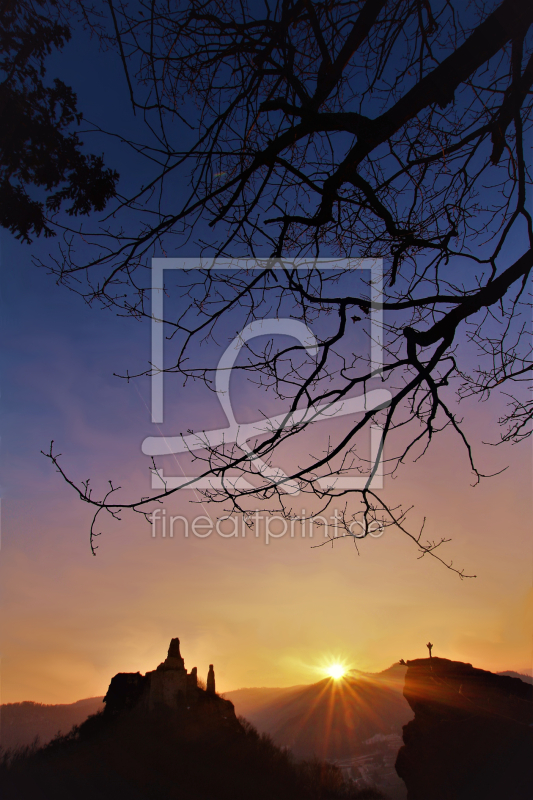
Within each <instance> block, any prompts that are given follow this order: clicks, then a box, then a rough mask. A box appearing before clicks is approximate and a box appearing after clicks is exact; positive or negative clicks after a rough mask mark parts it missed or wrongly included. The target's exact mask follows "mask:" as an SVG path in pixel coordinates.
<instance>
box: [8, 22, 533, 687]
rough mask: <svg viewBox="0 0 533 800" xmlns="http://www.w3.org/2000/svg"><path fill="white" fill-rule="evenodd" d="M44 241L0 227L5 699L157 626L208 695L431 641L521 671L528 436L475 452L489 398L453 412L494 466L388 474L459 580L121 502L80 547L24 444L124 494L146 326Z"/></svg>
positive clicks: (297, 677) (117, 86)
mask: <svg viewBox="0 0 533 800" xmlns="http://www.w3.org/2000/svg"><path fill="white" fill-rule="evenodd" d="M87 65H90V70H88V69H87ZM52 74H54V75H55V74H61V75H63V76H67V75H68V80H69V81H70V82H71V83H72V84H73V85H74V88H75V89H76V91H77V92H78V96H79V101H80V107H81V108H83V109H84V110H85V113H86V116H87V117H89V118H91V119H93V120H95V121H101V120H103V119H105V120H106V122H107V124H108V126H109V127H111V128H115V129H120V128H121V126H123V127H122V130H126V129H128V130H130V129H133V130H135V125H136V124H137V123H136V122H135V121H134V120H133V118H132V115H131V110H130V109H129V108H128V105H127V102H126V94H125V92H124V79H123V75H122V73H121V71H120V68H119V64H118V62H117V61H115V59H114V57H113V56H112V55H111V54H101V53H98V50H97V49H96V47H95V46H94V45H93V44H92V43H91V42H89V41H88V40H87V39H86V38H84V37H82V36H78V37H77V38H76V39H75V41H74V42H73V43H71V44H70V45H69V46H68V47H67V48H66V49H65V53H64V55H63V56H62V57H56V58H55V60H54V63H53V65H51V67H50V75H52ZM86 141H87V142H89V140H88V139H86ZM102 146H103V144H102V140H101V139H99V143H98V144H95V143H94V140H93V142H91V147H92V148H93V149H96V150H99V148H101V147H102ZM106 157H107V160H108V161H109V162H110V163H113V164H118V168H119V171H121V173H122V174H123V175H124V181H125V183H126V184H127V183H128V181H129V180H130V179H132V174H133V173H135V177H136V178H137V177H138V175H137V172H135V171H136V170H137V165H136V163H134V162H131V161H129V160H128V158H129V157H128V156H125V155H124V154H123V153H122V152H121V151H120V149H119V148H118V146H117V145H116V144H113V145H110V146H109V147H108V146H107V145H106ZM53 246H54V245H53V244H52V245H50V243H49V242H41V241H38V242H36V243H34V244H33V245H31V246H27V245H22V244H20V243H18V242H16V241H15V240H14V239H13V238H12V237H11V236H10V235H9V234H8V233H6V232H4V231H2V232H1V233H0V247H1V251H0V259H1V268H2V269H1V281H2V283H1V297H0V304H1V313H2V341H3V342H4V348H3V356H2V383H1V391H2V450H1V456H2V550H1V575H2V597H1V602H2V637H1V654H2V662H1V663H2V674H1V680H2V683H1V686H2V695H1V700H2V702H4V703H5V702H12V701H19V700H36V701H40V702H47V703H58V702H71V701H74V700H77V699H80V698H82V697H88V696H91V695H98V694H103V693H105V691H106V688H107V685H108V684H109V681H110V678H111V676H112V675H113V674H115V673H116V672H118V671H137V670H139V671H141V672H145V671H146V670H149V669H153V668H154V667H155V666H157V664H158V663H160V661H162V660H163V658H164V657H165V655H166V649H167V647H168V643H169V641H170V638H171V637H174V636H179V637H180V639H181V640H182V653H183V655H184V658H185V662H186V666H187V667H188V668H191V667H193V666H197V667H198V670H199V674H200V676H202V677H204V678H205V676H206V674H207V667H208V665H209V663H214V664H215V671H216V675H217V682H218V688H219V689H220V690H222V691H224V690H229V689H235V688H239V687H242V686H283V685H291V684H300V683H307V682H313V681H315V680H317V679H319V678H320V677H322V673H321V672H320V669H321V667H323V666H324V665H325V664H326V663H327V662H328V660H334V659H341V660H343V661H345V663H346V664H347V665H349V666H352V667H356V668H359V669H364V670H372V671H377V670H380V669H384V668H386V667H387V666H389V665H390V664H391V663H392V662H393V661H396V660H398V659H399V658H405V659H409V658H415V657H420V656H424V655H426V654H427V651H426V648H425V643H426V642H427V641H428V640H429V639H430V640H431V641H432V642H433V643H434V645H435V648H434V654H435V655H440V656H444V657H448V658H454V659H461V660H465V661H469V662H472V663H473V664H474V665H476V666H478V667H483V668H487V669H493V670H504V669H518V670H525V669H531V666H532V640H531V630H532V628H533V624H532V623H533V594H532V564H533V560H532V537H531V510H532V509H531V480H532V463H531V462H532V458H531V455H532V453H531V442H526V443H524V444H523V445H521V446H519V447H518V446H517V447H506V448H503V449H500V448H482V446H481V444H480V443H481V441H482V440H483V439H486V438H488V437H487V430H488V429H489V428H490V426H492V425H493V421H494V419H495V418H497V417H498V415H499V413H498V412H499V409H501V408H502V407H503V406H502V402H503V401H501V400H500V401H494V402H492V403H486V404H484V405H479V406H476V405H465V407H464V415H465V419H466V421H467V424H468V429H469V431H470V433H471V438H472V441H473V442H474V443H476V444H478V445H479V448H480V449H479V450H478V452H481V449H482V450H483V455H482V459H483V466H484V469H485V471H487V472H490V471H497V470H498V469H501V468H502V467H504V466H506V465H509V467H510V468H509V469H508V470H507V471H505V472H503V473H502V474H501V475H499V476H498V477H495V478H491V479H488V480H486V481H484V482H483V483H482V484H481V485H480V486H477V487H475V488H472V487H471V485H470V484H471V475H470V473H469V471H468V469H467V467H466V464H465V459H464V454H463V453H462V452H461V451H460V449H459V447H458V444H457V440H456V439H455V438H454V437H451V436H447V435H443V436H442V437H441V438H440V441H438V442H437V444H436V446H435V447H434V448H433V450H432V451H431V452H430V453H429V454H428V455H427V456H426V457H425V459H424V460H422V461H419V462H418V463H417V464H414V465H410V466H408V467H407V468H406V469H404V470H403V471H402V472H401V474H400V477H399V478H397V479H396V480H394V481H392V480H391V479H390V478H389V479H386V485H385V493H386V497H387V498H388V500H389V501H390V502H395V501H397V502H402V503H404V505H410V504H412V503H413V504H414V506H415V508H414V509H413V511H412V514H411V517H410V519H411V523H412V527H413V528H417V527H418V526H419V525H420V524H421V522H422V519H423V517H424V516H426V517H427V518H428V522H427V532H428V535H429V536H430V537H431V538H435V539H437V538H440V537H441V536H446V537H451V538H452V539H453V541H452V542H451V543H450V544H448V545H446V548H447V549H446V555H447V556H449V557H450V558H453V559H454V564H456V565H458V566H461V567H465V570H466V572H468V573H470V572H473V573H475V574H477V576H478V577H477V578H475V579H471V580H463V581H461V580H459V578H458V577H457V576H456V575H454V574H453V573H451V572H449V571H448V570H446V569H444V568H443V567H442V566H441V565H439V564H437V563H436V562H434V561H432V560H431V559H429V558H424V559H422V560H418V559H417V553H416V550H415V548H414V547H413V545H412V544H410V543H409V542H408V541H406V540H405V538H404V537H403V536H402V535H401V534H400V533H396V532H394V531H392V530H388V531H386V533H385V534H384V536H383V537H382V538H381V539H373V540H365V541H364V542H362V543H361V545H360V548H359V550H360V553H359V555H358V554H357V552H356V551H355V549H354V548H353V546H352V545H350V544H349V543H348V542H340V543H338V544H337V545H336V546H335V547H334V548H330V547H323V548H319V549H312V548H311V547H310V542H309V539H307V538H306V539H302V538H300V537H298V536H297V537H295V538H294V539H290V538H288V537H285V538H283V539H280V540H277V541H274V542H271V544H270V545H268V546H266V544H265V542H264V538H263V537H260V538H254V537H253V536H250V535H248V536H247V537H245V538H244V539H243V538H238V539H223V538H221V537H220V536H217V535H212V536H211V537H209V538H207V539H204V540H199V539H196V538H194V537H192V536H191V537H189V538H188V539H185V538H184V537H183V536H182V535H180V534H177V535H176V536H175V537H174V539H169V538H167V539H164V540H163V539H161V538H156V539H152V538H151V535H150V534H151V531H150V528H149V526H148V525H147V523H146V522H144V521H143V520H142V519H141V518H139V517H136V516H134V515H128V514H125V515H124V517H123V520H122V521H121V522H113V521H112V520H109V521H108V522H106V523H105V524H104V527H103V530H104V534H103V535H102V536H101V537H100V540H99V542H98V544H99V550H98V554H97V557H96V558H94V557H93V556H92V555H91V553H90V550H89V542H88V521H89V513H88V509H87V508H86V507H85V506H84V505H83V504H82V503H81V502H80V501H78V500H77V499H76V497H75V496H74V495H73V493H72V491H71V490H69V489H68V487H67V486H65V485H64V484H63V483H62V481H61V479H60V477H59V476H58V475H57V474H56V473H55V472H54V470H53V468H52V466H51V464H50V463H49V462H48V461H47V460H46V459H45V458H44V457H43V456H42V455H40V450H41V449H44V450H46V449H47V448H48V446H49V443H50V440H51V439H54V440H55V441H56V448H57V450H58V451H59V452H62V453H63V454H64V463H65V465H66V466H68V468H69V470H70V471H71V473H72V475H73V476H74V477H76V478H77V479H80V478H87V477H92V478H93V480H94V482H95V484H96V485H100V487H102V486H103V485H104V483H105V481H106V480H108V479H109V478H112V479H113V481H116V482H117V483H119V484H120V485H122V486H123V487H124V491H125V492H129V493H131V494H133V493H134V492H135V491H138V492H139V493H142V494H148V493H149V472H148V463H147V462H148V459H147V458H146V457H143V456H142V455H141V450H140V447H141V442H142V440H143V439H144V437H145V436H147V435H154V433H156V432H155V431H154V430H152V427H153V426H152V425H151V423H150V416H149V412H148V408H147V403H148V399H149V384H148V381H147V380H146V379H140V380H139V381H137V382H136V383H135V384H133V383H130V384H127V383H126V382H124V381H122V380H120V379H118V378H115V377H113V373H114V372H123V371H125V369H127V368H130V370H132V371H135V370H138V369H139V368H144V367H145V366H146V364H147V361H148V359H149V352H150V350H149V348H150V335H149V328H148V326H147V325H146V324H144V323H138V322H135V321H133V320H127V319H117V318H116V317H114V316H113V315H112V313H110V312H108V311H102V310H100V309H97V308H92V309H91V308H89V307H87V306H86V305H85V304H84V302H83V300H82V299H81V298H80V297H78V296H76V295H74V294H72V293H70V292H69V291H67V290H66V289H64V288H61V287H57V286H56V285H55V283H54V280H53V278H52V277H50V276H48V275H47V274H46V272H45V270H42V269H37V268H36V267H35V266H34V265H33V263H32V258H33V257H34V256H35V255H37V256H41V257H42V256H44V255H45V254H46V253H48V252H49V251H50V250H51V249H53ZM186 255H194V253H191V252H190V250H189V252H187V253H186ZM175 392H176V396H175V400H174V401H173V402H175V406H174V411H173V412H172V414H171V420H174V419H178V418H179V420H180V425H181V424H182V429H186V428H188V427H193V426H194V425H196V424H197V423H198V421H199V420H209V421H212V422H213V426H215V425H218V424H220V422H221V411H220V409H219V408H218V407H217V400H216V397H214V396H213V395H212V394H211V393H209V392H208V391H206V390H203V389H202V388H201V387H200V386H198V385H196V386H194V385H193V386H190V387H187V389H186V390H184V389H183V388H179V387H178V386H177V384H176V386H175ZM171 399H172V398H171ZM240 401H241V403H242V408H241V409H240V413H241V417H240V418H241V419H243V418H245V417H247V415H248V416H249V417H251V418H254V417H255V414H254V411H255V409H256V408H258V407H259V403H260V401H259V399H258V397H257V395H255V394H254V392H253V390H249V391H248V392H247V393H243V394H240ZM498 402H499V403H500V405H498ZM172 424H173V423H172ZM222 424H223V423H222ZM205 426H206V427H207V424H206V425H205ZM168 432H169V433H172V432H174V433H177V432H178V431H177V430H176V431H172V430H170V429H169V431H168ZM493 438H494V437H493ZM194 500H195V497H194V495H193V493H192V492H183V493H180V494H179V495H177V496H175V497H174V499H173V500H172V501H169V502H168V504H166V507H167V508H168V511H169V513H175V514H184V515H186V516H187V517H189V518H192V517H193V516H194V515H196V514H199V513H204V512H203V511H202V510H200V509H199V508H198V506H196V505H194V504H193V502H191V501H194ZM216 511H217V509H208V513H210V514H213V515H215V514H216Z"/></svg>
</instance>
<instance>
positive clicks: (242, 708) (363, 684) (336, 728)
mask: <svg viewBox="0 0 533 800" xmlns="http://www.w3.org/2000/svg"><path fill="white" fill-rule="evenodd" d="M405 671H406V667H405V666H403V665H401V664H394V665H393V666H392V667H390V668H389V669H387V670H384V671H383V672H380V673H376V674H368V673H362V672H357V673H356V672H354V673H351V674H349V675H348V676H346V677H345V678H342V679H341V680H338V681H334V680H332V679H330V678H326V679H324V680H322V681H319V682H318V683H315V684H311V685H310V686H296V687H291V688H287V689H278V690H261V689H257V690H245V689H239V690H237V691H236V692H226V694H225V695H224V696H225V697H226V698H227V699H229V700H231V701H232V702H233V703H234V705H235V709H236V711H237V713H238V714H242V715H243V716H245V717H246V719H248V720H249V721H250V722H251V723H252V724H253V725H255V726H256V727H257V729H258V730H259V731H260V732H262V733H268V734H269V735H270V736H272V738H273V739H274V741H275V742H276V744H278V745H284V746H286V747H290V748H291V750H292V751H293V752H294V753H295V755H296V756H298V757H304V758H307V757H310V756H313V755H316V756H318V757H320V758H329V759H336V758H342V757H344V756H346V755H352V754H353V753H355V752H357V751H358V750H360V749H361V748H362V747H364V743H365V742H366V741H367V740H368V739H371V738H372V737H374V736H376V735H382V736H383V735H389V734H397V735H398V736H400V735H401V732H402V726H403V725H405V724H406V723H407V722H408V721H409V720H410V719H411V718H412V716H413V714H412V711H411V709H410V707H409V705H408V703H407V701H406V700H405V699H404V697H403V682H404V676H405Z"/></svg>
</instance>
